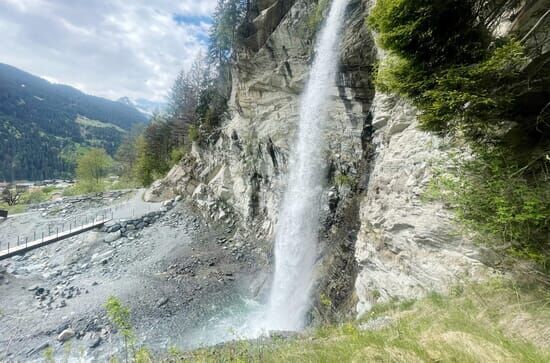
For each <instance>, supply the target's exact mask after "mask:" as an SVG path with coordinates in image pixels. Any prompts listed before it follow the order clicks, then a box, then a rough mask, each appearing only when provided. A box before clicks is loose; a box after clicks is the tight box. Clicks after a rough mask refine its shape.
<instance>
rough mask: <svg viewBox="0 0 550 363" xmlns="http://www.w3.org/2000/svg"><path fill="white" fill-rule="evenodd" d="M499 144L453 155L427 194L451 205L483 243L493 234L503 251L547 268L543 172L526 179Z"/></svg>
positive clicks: (548, 208)
mask: <svg viewBox="0 0 550 363" xmlns="http://www.w3.org/2000/svg"><path fill="white" fill-rule="evenodd" d="M513 160H514V159H513V157H512V156H510V155H509V151H507V150H504V149H502V148H497V147H495V148H491V149H480V150H476V158H474V159H472V160H468V161H460V160H455V162H456V165H455V168H453V169H452V170H454V172H453V173H441V174H440V175H438V176H437V177H436V178H434V179H433V180H432V182H431V185H430V187H429V190H428V194H429V195H430V197H431V198H434V199H443V200H445V201H446V202H448V203H450V204H451V205H452V206H454V207H455V209H456V212H457V216H458V218H459V219H460V220H461V221H462V222H463V223H465V224H466V225H467V226H469V227H471V228H472V229H473V230H475V231H478V232H481V233H482V235H481V236H482V238H483V240H484V242H485V243H489V242H490V241H491V239H489V238H487V235H493V236H496V237H497V239H496V242H497V243H502V242H505V243H507V245H508V248H507V249H508V251H509V252H511V253H513V254H515V255H519V256H522V257H526V258H529V259H532V260H535V261H537V262H539V263H540V264H541V265H542V266H543V267H544V268H545V269H548V268H549V267H550V265H549V262H550V261H549V256H548V255H547V253H546V252H547V251H546V250H547V249H548V238H549V236H550V189H549V188H548V182H547V179H546V177H544V176H541V177H538V178H525V177H524V176H523V175H522V168H521V166H520V164H518V163H517V162H514V161H513Z"/></svg>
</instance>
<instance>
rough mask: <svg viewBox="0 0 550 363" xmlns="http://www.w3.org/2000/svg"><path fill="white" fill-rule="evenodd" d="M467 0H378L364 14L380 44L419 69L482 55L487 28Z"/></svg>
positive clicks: (431, 68) (430, 68) (465, 62)
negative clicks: (366, 13)
mask: <svg viewBox="0 0 550 363" xmlns="http://www.w3.org/2000/svg"><path fill="white" fill-rule="evenodd" d="M473 3H474V1H471V0H438V1H432V0H417V1H411V0H378V1H377V2H376V5H375V6H374V7H373V9H372V11H371V14H370V16H369V18H368V23H369V25H370V26H371V27H372V28H373V29H374V30H375V31H376V32H378V33H379V35H380V36H379V42H380V45H381V46H382V47H383V48H385V49H387V50H389V51H391V52H392V53H394V54H396V55H398V56H400V57H403V58H406V59H410V60H411V61H412V62H413V63H415V64H417V65H419V66H420V68H421V69H425V70H434V69H438V68H440V67H442V66H445V65H448V64H456V63H464V64H469V63H472V62H475V61H477V60H479V59H480V58H481V57H483V55H484V53H485V51H486V49H487V45H488V44H489V37H488V32H487V31H486V30H485V29H483V27H481V26H480V25H478V24H477V19H476V17H475V16H474V12H473V8H472V5H473Z"/></svg>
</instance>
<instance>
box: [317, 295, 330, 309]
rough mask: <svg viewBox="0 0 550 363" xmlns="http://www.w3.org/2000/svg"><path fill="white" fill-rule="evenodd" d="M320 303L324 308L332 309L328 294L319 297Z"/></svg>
mask: <svg viewBox="0 0 550 363" xmlns="http://www.w3.org/2000/svg"><path fill="white" fill-rule="evenodd" d="M319 302H320V303H321V305H322V306H324V307H326V308H330V307H331V306H332V301H331V300H330V297H328V296H327V295H326V294H321V295H320V296H319Z"/></svg>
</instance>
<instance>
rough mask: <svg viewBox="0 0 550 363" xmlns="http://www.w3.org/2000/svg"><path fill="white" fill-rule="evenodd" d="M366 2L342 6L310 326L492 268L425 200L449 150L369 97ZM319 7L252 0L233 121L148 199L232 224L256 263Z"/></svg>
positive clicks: (407, 116) (304, 1)
mask: <svg viewBox="0 0 550 363" xmlns="http://www.w3.org/2000/svg"><path fill="white" fill-rule="evenodd" d="M323 4H325V5H323ZM370 5H371V1H368V0H352V1H351V2H350V5H349V7H348V13H349V15H348V16H347V20H346V24H345V31H344V37H343V42H342V47H341V49H342V50H341V69H340V73H339V77H338V80H337V86H336V87H334V89H333V92H332V100H331V105H330V110H331V111H330V120H331V121H330V126H329V127H328V129H327V130H326V150H325V155H326V161H327V162H326V165H327V170H326V175H327V177H326V185H325V190H326V192H325V193H324V197H323V200H322V216H323V218H322V221H321V222H320V228H321V230H322V233H321V236H322V238H321V239H322V241H321V243H320V245H319V263H318V269H317V270H318V276H319V279H318V286H317V289H316V291H318V294H317V296H315V309H314V310H313V312H312V318H313V319H314V320H323V319H326V320H332V319H337V318H339V317H341V316H342V315H348V314H355V313H359V314H362V313H364V312H365V311H368V309H369V308H370V307H371V306H372V304H374V303H377V302H382V301H387V300H389V299H391V298H412V297H417V296H420V295H422V294H425V293H426V292H429V291H432V290H436V291H444V290H445V289H447V288H448V287H449V286H451V285H452V283H453V282H456V281H457V280H460V279H463V278H474V279H478V278H482V277H483V276H485V275H486V274H487V272H488V271H489V269H488V268H486V267H485V266H484V265H483V264H482V263H481V262H480V252H479V250H478V249H477V248H476V247H475V246H474V245H473V244H472V243H471V242H470V241H469V240H468V239H467V237H465V236H463V235H462V234H461V233H460V232H459V231H458V230H457V228H456V227H455V225H454V224H453V221H452V212H451V211H449V210H448V209H446V208H445V206H444V205H442V204H440V203H434V202H426V201H424V200H423V198H422V193H423V190H424V189H425V187H426V185H427V183H428V181H429V179H430V177H431V175H432V174H433V170H434V167H435V165H436V164H441V162H442V161H444V160H446V159H447V158H448V152H449V150H448V146H447V143H446V141H445V140H443V139H441V138H439V137H438V136H434V135H432V134H428V133H425V132H422V131H419V130H418V129H417V120H416V111H415V109H413V108H412V107H411V106H410V105H408V104H407V103H406V102H405V101H403V100H401V99H399V98H397V97H393V96H389V95H385V94H381V93H376V92H375V90H374V86H373V84H372V70H373V66H374V64H375V62H376V58H377V56H378V50H377V48H376V46H375V43H374V41H373V36H372V34H370V32H369V31H368V29H367V28H366V27H365V25H364V20H365V17H366V15H367V14H368V9H369V7H370ZM324 6H326V2H324V1H319V2H317V1H314V0H296V1H291V0H263V1H260V0H258V1H255V2H253V14H254V18H253V19H252V20H251V24H249V29H248V33H247V38H246V39H245V41H244V42H243V46H242V47H241V48H240V49H239V51H238V52H237V55H236V60H235V64H234V67H233V70H232V79H233V85H232V93H231V99H230V102H229V108H230V110H231V117H230V118H229V119H228V120H226V121H225V122H224V123H223V125H222V127H221V130H220V131H221V132H220V135H219V137H218V138H217V139H216V140H212V141H211V142H209V143H208V144H206V145H193V149H192V153H191V154H192V156H190V157H188V158H186V159H184V160H183V161H182V162H181V163H180V164H179V165H177V166H175V167H174V168H173V169H172V170H171V171H170V173H169V174H168V176H167V177H166V178H165V179H163V180H160V181H158V182H156V183H155V184H154V185H153V186H152V187H151V189H150V190H149V192H148V198H149V199H165V198H168V197H173V196H174V195H175V194H179V195H182V196H184V197H185V198H188V199H190V200H192V201H193V202H194V203H195V204H196V205H197V207H199V209H200V210H201V211H203V213H204V214H205V216H206V217H208V218H211V219H213V220H216V221H219V222H223V223H228V224H235V225H236V226H237V227H238V228H237V234H238V235H239V236H241V237H242V238H246V239H248V240H254V241H255V243H257V244H258V246H260V248H263V249H264V252H265V261H270V260H271V259H272V258H271V242H272V239H273V238H272V237H273V234H274V228H275V225H276V221H277V217H278V211H279V208H278V207H279V201H280V199H281V195H282V192H283V190H284V188H285V180H286V178H285V175H286V172H287V158H288V155H289V148H290V147H291V145H292V142H293V140H294V134H295V130H296V126H297V122H298V107H299V98H300V93H301V91H302V88H303V87H304V83H305V80H306V78H307V76H308V70H309V65H310V63H311V61H312V58H313V57H314V54H315V49H313V44H314V37H315V32H316V29H317V27H318V26H319V24H318V20H317V18H318V16H319V14H323V12H324V11H326V9H324V8H323V7H324ZM268 265H269V264H268ZM267 269H269V267H267ZM268 275H269V274H266V276H268ZM266 285H268V283H266Z"/></svg>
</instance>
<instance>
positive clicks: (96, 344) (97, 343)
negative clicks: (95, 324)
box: [88, 337, 101, 349]
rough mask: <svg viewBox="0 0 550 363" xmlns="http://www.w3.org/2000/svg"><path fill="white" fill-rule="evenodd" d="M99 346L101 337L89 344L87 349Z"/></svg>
mask: <svg viewBox="0 0 550 363" xmlns="http://www.w3.org/2000/svg"><path fill="white" fill-rule="evenodd" d="M100 344H101V337H97V338H95V339H93V340H92V341H91V342H90V344H88V348H90V349H95V348H97V347H98V346H99V345H100Z"/></svg>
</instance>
